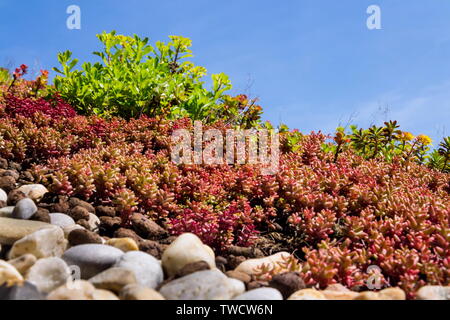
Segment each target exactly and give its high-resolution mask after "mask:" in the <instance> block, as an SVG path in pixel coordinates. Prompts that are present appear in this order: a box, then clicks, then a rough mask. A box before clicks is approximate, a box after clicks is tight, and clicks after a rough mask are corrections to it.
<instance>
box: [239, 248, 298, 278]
mask: <svg viewBox="0 0 450 320" xmlns="http://www.w3.org/2000/svg"><path fill="white" fill-rule="evenodd" d="M289 256H290V254H289V253H287V252H279V253H277V254H274V255H271V256H268V257H265V258H258V259H249V260H245V261H244V262H242V263H241V264H239V265H238V266H237V267H236V269H234V270H236V271H240V272H244V273H246V274H248V275H253V274H255V273H256V272H257V270H258V267H260V266H262V265H263V264H264V265H266V266H268V267H270V268H274V267H276V266H278V264H279V263H282V262H283V261H284V258H287V257H289ZM281 272H283V271H281Z"/></svg>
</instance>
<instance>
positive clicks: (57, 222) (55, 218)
mask: <svg viewBox="0 0 450 320" xmlns="http://www.w3.org/2000/svg"><path fill="white" fill-rule="evenodd" d="M49 215H50V223H51V224H52V225H54V226H58V227H61V228H63V229H64V228H67V227H71V226H73V225H75V220H73V219H72V217H70V216H68V215H67V214H64V213H50V214H49Z"/></svg>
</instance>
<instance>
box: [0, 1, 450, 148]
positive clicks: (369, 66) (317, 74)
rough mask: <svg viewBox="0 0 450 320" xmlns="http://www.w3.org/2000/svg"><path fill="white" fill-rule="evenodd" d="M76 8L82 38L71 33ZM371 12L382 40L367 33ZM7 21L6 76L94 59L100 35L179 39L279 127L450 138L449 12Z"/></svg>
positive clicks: (408, 4)
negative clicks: (394, 124) (377, 17)
mask: <svg viewBox="0 0 450 320" xmlns="http://www.w3.org/2000/svg"><path fill="white" fill-rule="evenodd" d="M71 4H75V5H79V6H80V8H81V30H68V29H67V27H66V19H67V17H68V14H66V8H67V7H68V6H69V5H71ZM373 4H375V5H379V6H380V8H381V14H382V15H381V21H382V30H368V28H367V27H366V20H367V18H368V14H367V13H366V9H367V7H368V6H369V5H373ZM0 19H1V20H0V21H1V24H0V39H1V42H0V65H2V66H10V67H12V66H16V65H19V64H21V63H25V64H28V65H29V66H30V67H32V68H33V69H34V70H39V69H41V68H43V69H49V70H50V69H51V67H53V66H56V65H57V60H56V54H57V52H59V51H63V50H67V49H69V50H72V51H73V52H74V56H75V57H78V58H80V59H81V60H87V59H92V58H91V55H90V53H91V52H92V51H95V50H97V49H98V42H97V39H96V38H95V34H97V33H100V32H102V31H103V30H106V31H110V30H113V29H115V30H117V31H118V32H119V33H122V34H133V33H136V34H138V35H141V36H148V37H149V38H150V39H151V40H152V41H157V40H166V39H167V36H168V35H183V36H186V37H189V38H191V39H192V40H193V44H194V46H193V51H194V54H195V59H194V61H195V62H196V63H197V64H200V65H203V66H205V67H206V68H207V69H208V71H209V73H218V72H225V73H227V74H228V75H229V76H230V78H231V79H232V81H233V84H234V89H233V92H234V93H236V94H237V93H242V92H243V93H247V94H250V95H251V96H253V97H258V98H259V99H260V104H261V105H262V106H263V107H264V110H265V113H264V119H267V120H271V121H272V122H273V123H279V122H283V123H285V124H287V125H288V126H290V127H292V128H298V129H300V130H301V131H305V132H308V131H311V130H316V131H317V130H322V131H325V132H327V133H328V132H332V131H333V130H334V128H335V127H336V126H338V125H339V124H344V125H345V124H347V123H348V122H352V123H356V124H358V125H360V126H368V125H370V124H372V123H375V124H380V123H382V121H384V120H388V119H396V120H398V121H399V122H400V124H402V127H403V129H404V130H409V131H412V132H413V133H416V134H419V133H425V134H428V135H430V136H431V137H432V138H434V139H435V140H436V139H440V138H441V137H442V136H443V135H450V121H449V119H450V61H449V58H450V1H448V0H430V1H424V0H408V1H405V0H385V1H382V0H371V1H366V0H342V1H335V0H295V1H294V0H293V1H288V0H284V1H283V0H281V1H264V0H258V1H255V0H238V1H235V0H228V1H220V2H219V1H212V0H208V1H207V0H193V1H186V0H185V1H179V0H165V1H153V0H146V1H144V0H140V1H138V0H128V1H116V0H108V1H106V0H95V1H92V0H91V1H88V0H70V1H65V0H53V1H41V0H27V1H17V0H0Z"/></svg>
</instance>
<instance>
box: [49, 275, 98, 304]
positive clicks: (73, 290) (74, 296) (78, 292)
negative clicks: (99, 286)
mask: <svg viewBox="0 0 450 320" xmlns="http://www.w3.org/2000/svg"><path fill="white" fill-rule="evenodd" d="M95 290H96V289H95V287H94V286H93V285H92V284H91V283H89V282H88V281H85V280H75V281H68V282H67V283H65V284H63V285H62V286H60V287H58V288H56V289H55V290H53V291H52V292H50V293H49V294H48V296H47V300H93V299H94V292H95Z"/></svg>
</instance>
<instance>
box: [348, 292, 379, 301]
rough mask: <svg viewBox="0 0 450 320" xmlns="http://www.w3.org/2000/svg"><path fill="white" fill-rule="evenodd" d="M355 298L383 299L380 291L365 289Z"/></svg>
mask: <svg viewBox="0 0 450 320" xmlns="http://www.w3.org/2000/svg"><path fill="white" fill-rule="evenodd" d="M353 300H381V297H380V295H379V294H378V292H373V291H363V292H360V293H358V295H357V296H356V297H355V298H354V299H353Z"/></svg>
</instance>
